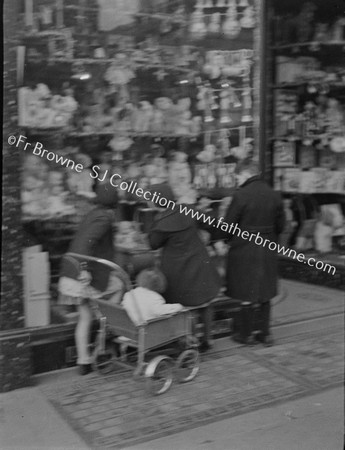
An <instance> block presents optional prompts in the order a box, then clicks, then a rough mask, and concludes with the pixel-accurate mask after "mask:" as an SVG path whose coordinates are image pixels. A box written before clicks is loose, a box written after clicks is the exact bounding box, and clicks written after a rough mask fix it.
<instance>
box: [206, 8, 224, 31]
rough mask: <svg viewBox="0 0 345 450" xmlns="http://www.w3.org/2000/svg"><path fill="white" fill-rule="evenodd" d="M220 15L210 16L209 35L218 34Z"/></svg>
mask: <svg viewBox="0 0 345 450" xmlns="http://www.w3.org/2000/svg"><path fill="white" fill-rule="evenodd" d="M220 17H221V16H220V13H219V12H217V13H213V14H212V15H211V21H210V24H209V26H208V32H209V33H219V32H220Z"/></svg>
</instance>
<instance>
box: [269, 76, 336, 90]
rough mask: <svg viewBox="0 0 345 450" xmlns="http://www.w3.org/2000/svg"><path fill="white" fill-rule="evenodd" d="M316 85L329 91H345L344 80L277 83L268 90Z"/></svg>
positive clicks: (311, 79)
mask: <svg viewBox="0 0 345 450" xmlns="http://www.w3.org/2000/svg"><path fill="white" fill-rule="evenodd" d="M310 84H312V85H317V84H322V85H326V86H327V88H329V89H330V90H332V91H333V90H338V89H339V90H340V89H342V90H345V80H344V81H338V82H335V81H327V80H322V79H315V78H314V79H313V78H310V79H309V80H303V81H296V82H294V83H277V84H273V85H271V86H270V89H291V90H293V89H299V88H301V87H307V86H308V85H310Z"/></svg>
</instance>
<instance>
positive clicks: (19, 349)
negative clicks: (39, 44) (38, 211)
mask: <svg viewBox="0 0 345 450" xmlns="http://www.w3.org/2000/svg"><path fill="white" fill-rule="evenodd" d="M21 12H22V11H21V10H20V2H19V1H17V0H5V2H4V97H3V174H2V176H3V180H2V183H3V184H2V185H3V198H2V204H3V219H2V258H3V263H2V265H1V281H2V283H1V310H0V327H1V332H0V346H1V357H0V391H5V390H6V391H7V390H10V389H14V388H17V387H21V386H24V385H26V384H27V383H28V379H29V376H30V373H31V368H30V357H29V356H30V353H29V347H28V335H27V334H26V333H25V332H24V330H23V327H24V311H23V288H22V278H23V277H22V249H23V232H22V227H21V204H20V173H21V157H20V152H19V150H18V149H16V148H14V147H11V146H10V145H9V144H8V143H7V139H8V137H9V136H10V135H15V136H18V135H19V134H20V130H19V128H18V126H17V79H16V78H17V75H16V58H17V45H18V42H19V36H20V32H21V31H22V30H23V24H22V23H21V18H22V14H21ZM15 329H16V330H18V332H16V334H15V336H14V335H13V331H10V330H15Z"/></svg>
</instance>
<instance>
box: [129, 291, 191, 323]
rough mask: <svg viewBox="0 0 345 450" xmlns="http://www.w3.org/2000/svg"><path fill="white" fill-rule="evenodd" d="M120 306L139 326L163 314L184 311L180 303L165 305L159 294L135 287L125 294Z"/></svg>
mask: <svg viewBox="0 0 345 450" xmlns="http://www.w3.org/2000/svg"><path fill="white" fill-rule="evenodd" d="M122 306H123V307H124V309H125V310H126V312H127V314H128V315H129V317H130V319H131V320H132V321H133V322H134V323H135V324H136V325H141V324H142V323H144V322H146V321H148V320H150V319H154V318H156V317H160V316H163V315H164V314H173V313H176V312H178V311H181V310H182V309H184V307H183V306H182V305H181V304H180V303H173V304H168V303H165V300H164V298H163V297H162V296H161V295H160V294H158V293H157V292H154V291H151V290H150V289H146V288H143V287H137V288H135V289H132V290H131V291H129V292H126V293H125V295H124V297H123V301H122Z"/></svg>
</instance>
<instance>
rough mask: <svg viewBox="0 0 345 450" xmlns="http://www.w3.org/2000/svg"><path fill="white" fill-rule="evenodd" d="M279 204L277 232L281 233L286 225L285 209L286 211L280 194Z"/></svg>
mask: <svg viewBox="0 0 345 450" xmlns="http://www.w3.org/2000/svg"><path fill="white" fill-rule="evenodd" d="M278 202H279V203H278V206H277V214H276V233H277V235H279V234H280V233H282V231H283V229H284V226H285V211H284V205H283V202H282V199H281V197H280V196H279V199H278Z"/></svg>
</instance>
